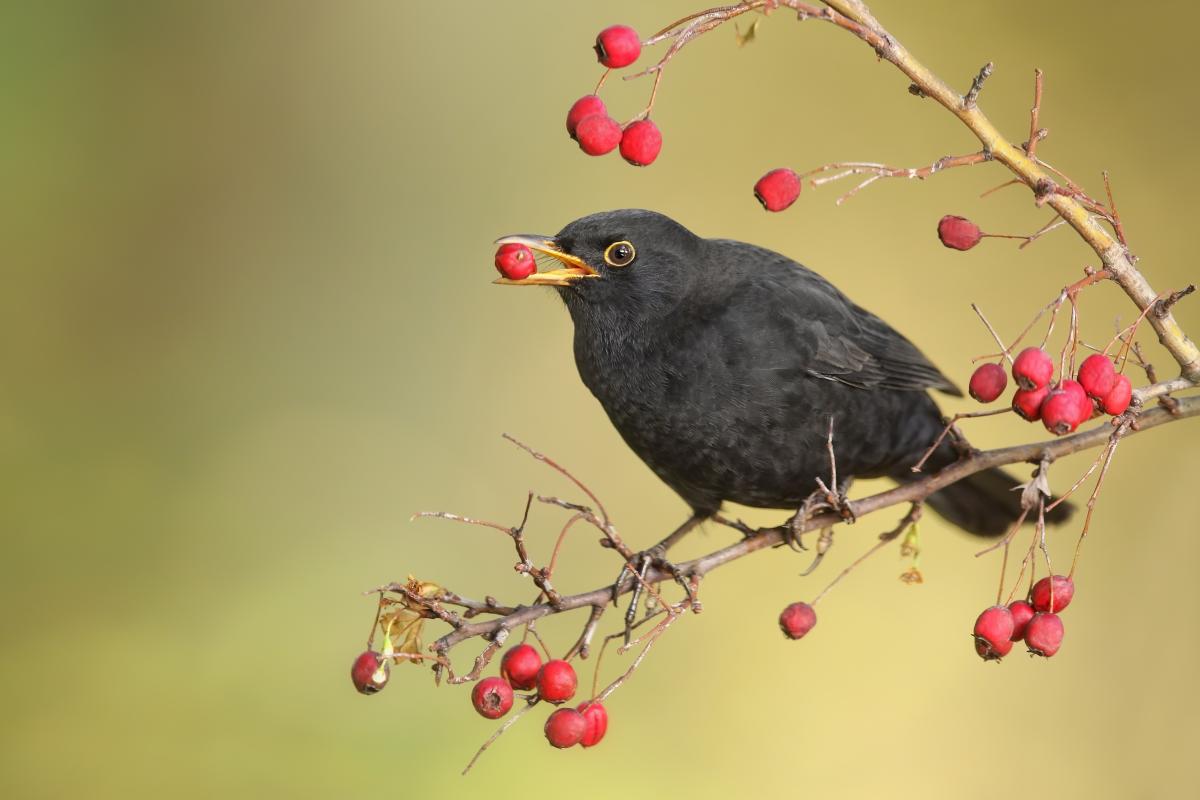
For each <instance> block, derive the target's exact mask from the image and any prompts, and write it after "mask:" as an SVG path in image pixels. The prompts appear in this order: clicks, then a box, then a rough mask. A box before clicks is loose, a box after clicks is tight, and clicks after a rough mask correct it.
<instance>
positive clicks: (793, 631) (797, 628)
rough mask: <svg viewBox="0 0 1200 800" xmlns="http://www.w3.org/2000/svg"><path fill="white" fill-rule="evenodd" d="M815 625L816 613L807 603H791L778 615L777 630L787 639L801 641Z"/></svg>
mask: <svg viewBox="0 0 1200 800" xmlns="http://www.w3.org/2000/svg"><path fill="white" fill-rule="evenodd" d="M816 624H817V612H816V611H815V610H814V609H813V607H812V606H810V605H809V604H808V603H792V604H791V605H790V606H788V607H787V608H785V609H784V610H783V613H781V614H780V615H779V629H780V630H781V631H783V635H784V636H786V637H787V638H789V639H802V638H804V635H805V634H806V633H808V632H809V631H811V630H812V629H813V627H814V626H815V625H816Z"/></svg>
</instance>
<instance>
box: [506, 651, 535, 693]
mask: <svg viewBox="0 0 1200 800" xmlns="http://www.w3.org/2000/svg"><path fill="white" fill-rule="evenodd" d="M541 668H542V657H541V656H540V655H538V651H537V648H535V647H533V646H532V645H528V644H519V645H517V646H516V647H510V648H508V652H506V653H505V654H504V658H502V659H500V674H501V675H503V676H504V677H505V678H507V679H508V682H509V683H510V684H512V687H513V688H514V689H532V688H533V687H534V686H537V674H538V670H539V669H541Z"/></svg>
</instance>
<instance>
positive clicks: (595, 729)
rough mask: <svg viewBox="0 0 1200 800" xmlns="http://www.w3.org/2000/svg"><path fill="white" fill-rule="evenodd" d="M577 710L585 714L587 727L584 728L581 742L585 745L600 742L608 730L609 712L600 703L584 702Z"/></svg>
mask: <svg viewBox="0 0 1200 800" xmlns="http://www.w3.org/2000/svg"><path fill="white" fill-rule="evenodd" d="M576 710H577V711H578V712H579V713H580V714H583V719H584V722H586V723H587V727H586V728H584V730H583V738H582V739H580V741H579V743H580V744H582V745H583V746H584V747H592V746H593V745H596V744H599V743H600V740H601V739H603V738H604V734H605V733H606V732H607V731H608V712H607V711H606V710H605V709H604V706H602V705H601V704H600V703H582V704H580V705H579V706H578V707H577V708H576Z"/></svg>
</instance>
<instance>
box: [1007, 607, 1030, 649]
mask: <svg viewBox="0 0 1200 800" xmlns="http://www.w3.org/2000/svg"><path fill="white" fill-rule="evenodd" d="M1008 610H1009V613H1011V614H1012V618H1013V632H1012V636H1011V637H1010V638H1011V639H1012V640H1013V641H1014V642H1019V641H1021V640H1022V639H1024V638H1025V629H1026V628H1027V627H1029V620H1031V619H1033V606H1031V605H1029V603H1027V602H1026V601H1024V600H1014V601H1013V602H1011V603H1009V604H1008Z"/></svg>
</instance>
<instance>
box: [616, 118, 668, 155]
mask: <svg viewBox="0 0 1200 800" xmlns="http://www.w3.org/2000/svg"><path fill="white" fill-rule="evenodd" d="M660 150H662V132H661V131H660V130H659V129H658V126H657V125H655V124H654V123H653V122H651V121H650V120H648V119H639V120H638V121H637V122H631V123H630V124H629V126H628V127H626V128H625V131H624V132H623V133H622V134H621V158H623V159H625V160H626V161H628V162H629V163H630V164H633V165H634V166H635V167H645V166H649V165H650V164H652V163H654V159H656V158H658V152H659V151H660Z"/></svg>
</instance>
